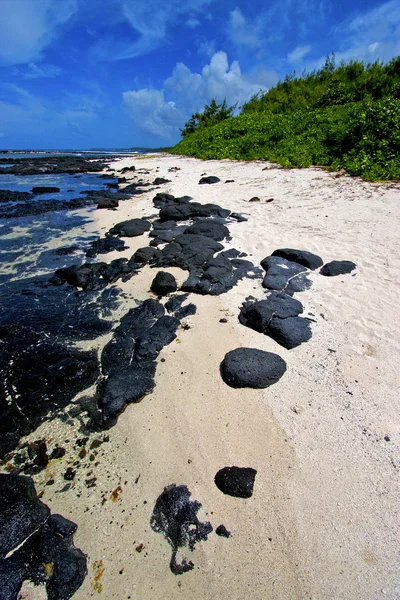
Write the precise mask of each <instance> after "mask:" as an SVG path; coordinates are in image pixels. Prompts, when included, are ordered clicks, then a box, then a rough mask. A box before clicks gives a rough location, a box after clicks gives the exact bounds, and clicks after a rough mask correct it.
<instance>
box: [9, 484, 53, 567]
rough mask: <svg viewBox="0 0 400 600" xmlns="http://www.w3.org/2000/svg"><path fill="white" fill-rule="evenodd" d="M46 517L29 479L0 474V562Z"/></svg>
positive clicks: (45, 519)
mask: <svg viewBox="0 0 400 600" xmlns="http://www.w3.org/2000/svg"><path fill="white" fill-rule="evenodd" d="M49 515H50V509H49V507H48V506H46V505H45V504H43V502H40V500H39V499H38V497H37V496H36V491H35V486H34V484H33V481H32V479H30V477H18V476H15V475H1V474H0V559H3V558H4V557H5V556H6V554H8V553H9V552H11V550H13V549H14V548H17V547H18V546H19V545H20V544H22V542H24V540H26V539H27V538H28V537H29V536H30V535H32V533H34V532H35V531H36V530H37V529H39V528H40V527H41V526H42V525H43V524H44V523H45V522H46V521H47V519H48V518H49Z"/></svg>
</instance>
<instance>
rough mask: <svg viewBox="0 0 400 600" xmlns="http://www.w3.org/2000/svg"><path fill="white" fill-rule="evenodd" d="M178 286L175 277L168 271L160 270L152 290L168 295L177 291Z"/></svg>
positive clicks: (161, 294)
mask: <svg viewBox="0 0 400 600" xmlns="http://www.w3.org/2000/svg"><path fill="white" fill-rule="evenodd" d="M177 288H178V286H177V284H176V279H175V277H174V276H173V275H171V273H167V272H166V271H159V272H158V273H157V275H156V276H155V277H154V279H153V281H152V283H151V287H150V289H151V291H152V292H154V293H155V294H157V296H166V295H167V294H171V293H172V292H176V290H177Z"/></svg>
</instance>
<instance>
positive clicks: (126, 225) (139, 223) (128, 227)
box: [109, 219, 151, 237]
mask: <svg viewBox="0 0 400 600" xmlns="http://www.w3.org/2000/svg"><path fill="white" fill-rule="evenodd" d="M150 228H151V223H150V222H149V221H146V220H145V219H130V220H129V221H122V222H121V223H117V224H116V225H114V227H112V228H111V229H110V231H109V234H110V235H116V236H118V237H137V236H139V235H143V233H145V232H146V231H150Z"/></svg>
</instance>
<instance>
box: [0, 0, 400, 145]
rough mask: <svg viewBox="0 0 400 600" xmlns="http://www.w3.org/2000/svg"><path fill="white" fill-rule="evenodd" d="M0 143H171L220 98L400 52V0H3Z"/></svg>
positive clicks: (242, 97) (241, 98)
mask: <svg viewBox="0 0 400 600" xmlns="http://www.w3.org/2000/svg"><path fill="white" fill-rule="evenodd" d="M0 40H1V44H0V149H1V148H4V149H6V148H77V149H83V148H95V147H103V148H105V147H126V148H127V147H132V146H149V147H155V146H162V145H171V144H172V143H174V142H176V141H178V139H179V137H180V134H179V128H180V127H182V126H183V124H184V122H185V121H186V120H187V119H188V117H190V115H191V114H192V113H193V112H194V111H196V110H201V109H202V108H203V106H204V104H205V103H208V102H209V101H210V100H211V99H212V98H213V97H215V98H217V100H218V101H222V100H223V99H224V98H226V99H227V102H228V103H229V104H230V105H231V104H235V103H238V106H240V105H241V104H242V103H243V102H245V101H246V100H247V99H248V98H250V97H251V96H252V95H253V94H255V93H257V92H258V91H259V90H261V89H262V90H265V89H268V88H269V87H271V86H273V85H274V84H275V83H276V82H277V81H278V80H279V79H282V78H284V76H285V75H286V74H287V73H293V71H295V72H296V73H298V74H300V73H302V72H303V70H304V69H306V70H311V69H313V68H316V67H318V66H320V65H321V64H322V63H323V62H324V60H325V57H326V56H327V55H328V54H330V53H331V52H334V53H335V55H336V60H337V62H339V61H341V60H345V61H348V60H351V59H361V60H364V61H367V62H373V61H375V60H378V59H379V60H382V61H388V60H390V59H391V58H393V57H394V56H398V55H399V54H400V0H389V1H387V2H379V1H377V0H351V1H350V2H349V1H348V0H335V1H333V0H307V1H306V0H253V2H251V3H248V2H244V0H186V1H185V2H182V1H181V0H146V1H144V0H101V1H99V0H0Z"/></svg>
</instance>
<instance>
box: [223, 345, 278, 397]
mask: <svg viewBox="0 0 400 600" xmlns="http://www.w3.org/2000/svg"><path fill="white" fill-rule="evenodd" d="M285 371H286V363H285V361H284V360H283V359H282V358H281V357H280V356H278V355H277V354H273V353H272V352H264V351H263V350H258V349H256V348H236V350H231V351H230V352H228V353H227V354H225V358H224V360H223V361H222V363H221V366H220V372H221V377H222V379H223V380H224V382H225V383H226V384H227V385H229V386H230V387H233V388H243V387H249V388H254V389H263V388H266V387H268V386H270V385H273V384H274V383H276V382H277V381H279V379H280V378H281V377H282V375H283V374H284V373H285Z"/></svg>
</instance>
